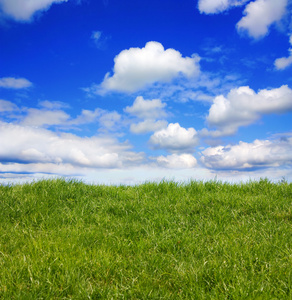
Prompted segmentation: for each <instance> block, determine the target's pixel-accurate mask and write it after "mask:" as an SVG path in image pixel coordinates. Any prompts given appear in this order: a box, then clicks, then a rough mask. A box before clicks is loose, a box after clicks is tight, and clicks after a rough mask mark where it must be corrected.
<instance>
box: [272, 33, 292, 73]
mask: <svg viewBox="0 0 292 300" xmlns="http://www.w3.org/2000/svg"><path fill="white" fill-rule="evenodd" d="M289 42H290V45H291V46H292V34H291V35H290V39H289ZM289 52H290V55H289V56H288V57H281V58H278V59H276V60H275V67H276V69H277V70H284V69H286V68H287V67H289V66H290V65H292V48H290V49H289Z"/></svg>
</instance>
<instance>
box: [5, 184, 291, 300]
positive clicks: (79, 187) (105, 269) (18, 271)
mask: <svg viewBox="0 0 292 300" xmlns="http://www.w3.org/2000/svg"><path fill="white" fill-rule="evenodd" d="M0 299H292V184H288V183H286V182H282V183H277V184H275V183H271V182H269V181H268V180H260V181H259V182H249V183H245V184H238V185H236V184H227V183H221V182H215V181H209V182H189V183H186V184H178V183H175V182H161V183H145V184H142V185H138V186H118V187H117V186H98V185H86V184H84V183H82V182H77V181H73V180H69V181H65V180H60V179H56V180H43V181H39V182H34V183H31V184H24V185H11V186H4V185H0Z"/></svg>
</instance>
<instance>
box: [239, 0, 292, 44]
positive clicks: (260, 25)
mask: <svg viewBox="0 0 292 300" xmlns="http://www.w3.org/2000/svg"><path fill="white" fill-rule="evenodd" d="M287 3H288V0H277V1H275V0H256V1H253V2H250V3H249V4H248V5H247V6H246V8H245V10H244V14H245V16H244V17H243V18H242V19H241V20H240V21H239V22H238V23H237V29H238V30H239V31H247V32H248V34H249V35H250V36H251V37H253V38H261V37H263V36H265V35H266V34H267V33H268V29H269V27H270V26H271V25H272V24H273V23H275V22H278V21H280V20H281V19H282V17H283V16H284V14H285V12H286V7H287Z"/></svg>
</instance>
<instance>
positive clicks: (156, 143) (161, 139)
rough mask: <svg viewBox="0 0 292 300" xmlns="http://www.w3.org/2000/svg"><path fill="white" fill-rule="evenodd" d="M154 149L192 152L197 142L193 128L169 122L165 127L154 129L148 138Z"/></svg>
mask: <svg viewBox="0 0 292 300" xmlns="http://www.w3.org/2000/svg"><path fill="white" fill-rule="evenodd" d="M149 142H150V144H151V145H152V146H153V148H155V149H166V150H167V151H169V152H190V151H191V152H193V150H194V149H193V148H194V147H195V146H196V145H197V143H198V137H197V132H196V130H195V129H194V128H188V129H185V128H183V127H181V126H180V125H179V124H178V123H175V124H173V123H170V124H169V125H168V126H167V128H166V129H161V130H159V131H156V132H155V133H154V134H153V135H152V136H151V137H150V140H149Z"/></svg>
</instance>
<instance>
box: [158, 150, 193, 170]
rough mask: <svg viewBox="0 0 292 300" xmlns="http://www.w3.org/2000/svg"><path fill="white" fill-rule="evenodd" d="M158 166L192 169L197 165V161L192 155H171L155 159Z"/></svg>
mask: <svg viewBox="0 0 292 300" xmlns="http://www.w3.org/2000/svg"><path fill="white" fill-rule="evenodd" d="M155 160H156V161H157V164H158V165H159V166H161V167H164V168H170V169H190V168H194V167H195V166H196V165H197V160H196V159H195V157H194V156H192V155H191V154H180V155H178V154H171V155H167V156H163V155H161V156H158V157H156V158H155Z"/></svg>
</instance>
